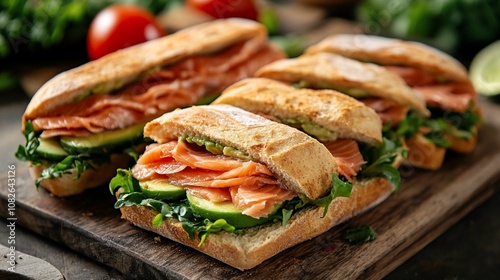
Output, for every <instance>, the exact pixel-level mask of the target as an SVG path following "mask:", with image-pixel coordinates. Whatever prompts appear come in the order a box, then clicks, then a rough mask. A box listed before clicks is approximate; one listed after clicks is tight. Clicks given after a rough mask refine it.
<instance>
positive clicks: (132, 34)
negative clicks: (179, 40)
mask: <svg viewBox="0 0 500 280" xmlns="http://www.w3.org/2000/svg"><path fill="white" fill-rule="evenodd" d="M165 34H166V33H165V31H164V30H163V29H162V28H161V27H160V26H159V25H158V23H157V22H156V21H155V19H154V16H153V15H152V14H151V13H150V12H148V11H147V10H146V9H144V8H142V7H140V6H136V5H130V4H113V5H110V6H108V7H107V8H105V9H103V10H102V11H100V12H99V13H98V14H97V15H96V16H95V18H94V19H93V20H92V23H91V24H90V27H89V31H88V34H87V52H88V55H89V58H90V59H92V60H94V59H98V58H100V57H102V56H104V55H106V54H108V53H111V52H114V51H117V50H119V49H123V48H126V47H130V46H132V45H136V44H139V43H142V42H145V41H148V40H152V39H156V38H159V37H162V36H165Z"/></svg>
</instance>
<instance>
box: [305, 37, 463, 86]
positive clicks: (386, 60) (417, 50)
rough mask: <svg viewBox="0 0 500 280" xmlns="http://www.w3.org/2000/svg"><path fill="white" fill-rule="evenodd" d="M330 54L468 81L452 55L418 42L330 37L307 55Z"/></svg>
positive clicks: (375, 38)
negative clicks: (415, 69) (406, 67)
mask: <svg viewBox="0 0 500 280" xmlns="http://www.w3.org/2000/svg"><path fill="white" fill-rule="evenodd" d="M319 52H330V53H336V54H340V55H343V56H346V57H350V58H354V59H357V60H361V61H366V62H374V63H377V64H381V65H400V66H409V67H414V68H417V69H421V70H423V71H426V72H429V73H432V74H434V75H435V76H437V77H443V78H446V79H448V80H450V81H456V82H468V81H469V77H468V75H467V70H466V69H465V67H464V66H463V65H462V64H461V63H460V62H458V61H457V60H456V59H454V58H453V57H451V56H450V55H448V54H446V53H444V52H442V51H440V50H438V49H435V48H432V47H430V46H426V45H424V44H421V43H417V42H410V41H403V40H399V39H392V38H385V37H380V36H373V35H361V34H357V35H350V34H341V35H333V36H329V37H327V38H325V39H323V40H322V41H320V42H319V43H317V44H315V45H313V46H311V47H309V48H308V49H307V50H306V53H308V54H312V53H319Z"/></svg>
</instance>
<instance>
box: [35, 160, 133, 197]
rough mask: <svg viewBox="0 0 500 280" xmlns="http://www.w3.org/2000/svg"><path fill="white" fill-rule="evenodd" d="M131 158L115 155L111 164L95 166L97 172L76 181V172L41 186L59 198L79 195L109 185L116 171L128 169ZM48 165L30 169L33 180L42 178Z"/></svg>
mask: <svg viewBox="0 0 500 280" xmlns="http://www.w3.org/2000/svg"><path fill="white" fill-rule="evenodd" d="M129 159H130V156H129V155H125V154H113V155H112V156H111V162H110V163H104V164H101V165H94V166H95V167H96V170H92V169H90V170H87V171H85V172H84V173H83V174H81V175H80V178H79V179H78V180H75V175H76V170H73V172H71V173H70V174H64V175H62V176H61V177H59V178H54V179H49V180H43V181H42V182H41V183H40V185H41V186H42V187H43V188H44V189H46V190H48V191H49V192H51V193H52V194H53V195H55V196H58V197H65V196H72V195H77V194H80V193H82V192H84V191H85V190H88V189H92V188H95V187H98V186H101V185H104V184H107V183H108V182H109V180H110V179H111V178H113V177H114V176H115V175H116V169H118V168H126V167H127V166H128V162H129ZM47 167H48V165H44V164H42V165H38V166H32V167H30V175H31V178H32V179H33V180H34V181H35V180H36V179H38V178H39V177H40V174H41V173H42V171H43V170H44V169H45V168H47Z"/></svg>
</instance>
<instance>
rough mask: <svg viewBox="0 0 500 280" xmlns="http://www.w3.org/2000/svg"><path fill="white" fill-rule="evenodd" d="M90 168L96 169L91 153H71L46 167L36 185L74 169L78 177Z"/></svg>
mask: <svg viewBox="0 0 500 280" xmlns="http://www.w3.org/2000/svg"><path fill="white" fill-rule="evenodd" d="M89 169H93V170H95V168H94V166H92V164H90V155H88V154H80V155H69V156H67V157H66V158H65V159H63V160H62V161H60V162H58V163H54V164H52V165H51V166H49V167H47V168H45V169H44V170H43V171H42V173H41V174H40V177H39V178H38V179H36V181H35V185H36V187H37V188H38V187H39V186H40V183H41V182H42V181H43V180H46V179H53V178H59V177H61V176H62V175H63V174H71V173H72V171H73V170H76V175H75V178H76V179H78V178H80V176H81V174H83V173H84V172H85V171H87V170H89Z"/></svg>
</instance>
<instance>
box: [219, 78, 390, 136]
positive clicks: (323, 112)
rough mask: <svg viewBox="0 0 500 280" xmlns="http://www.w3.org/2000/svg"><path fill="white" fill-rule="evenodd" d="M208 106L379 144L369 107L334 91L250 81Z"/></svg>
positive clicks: (375, 121)
mask: <svg viewBox="0 0 500 280" xmlns="http://www.w3.org/2000/svg"><path fill="white" fill-rule="evenodd" d="M212 104H229V105H233V106H236V107H240V108H242V109H244V110H247V111H252V112H260V113H264V114H267V115H271V116H274V117H277V118H279V119H286V118H297V117H300V118H303V119H304V120H307V121H308V122H312V123H315V124H317V125H320V126H321V127H323V128H325V129H328V130H330V131H333V132H335V133H336V134H337V135H338V137H339V138H347V139H355V140H357V141H361V142H366V143H369V144H372V145H374V144H376V143H380V142H382V133H381V131H382V123H381V121H380V118H379V116H378V115H377V113H376V112H375V111H373V110H372V109H371V108H369V107H368V106H366V105H365V104H363V103H362V102H359V101H358V100H356V99H354V98H351V97H349V96H347V95H345V94H341V93H339V92H337V91H334V90H311V89H296V88H294V87H291V86H288V85H286V84H283V83H281V82H277V81H273V80H269V79H264V78H250V79H245V80H242V81H240V82H237V83H235V84H233V85H231V86H229V87H228V88H227V89H226V90H224V91H223V93H222V95H221V96H220V97H219V98H218V99H217V100H215V101H214V102H213V103H212Z"/></svg>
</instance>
